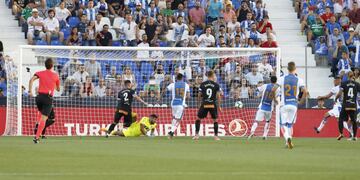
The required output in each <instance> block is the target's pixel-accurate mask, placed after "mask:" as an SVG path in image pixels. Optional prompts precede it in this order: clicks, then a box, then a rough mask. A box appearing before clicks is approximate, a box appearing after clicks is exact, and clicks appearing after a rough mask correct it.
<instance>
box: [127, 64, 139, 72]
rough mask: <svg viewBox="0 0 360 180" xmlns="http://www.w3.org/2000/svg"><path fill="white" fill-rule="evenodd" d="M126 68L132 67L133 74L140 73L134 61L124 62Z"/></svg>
mask: <svg viewBox="0 0 360 180" xmlns="http://www.w3.org/2000/svg"><path fill="white" fill-rule="evenodd" d="M124 66H128V67H130V69H131V71H132V72H133V73H135V72H136V71H138V67H137V65H136V63H135V62H134V61H125V62H124Z"/></svg>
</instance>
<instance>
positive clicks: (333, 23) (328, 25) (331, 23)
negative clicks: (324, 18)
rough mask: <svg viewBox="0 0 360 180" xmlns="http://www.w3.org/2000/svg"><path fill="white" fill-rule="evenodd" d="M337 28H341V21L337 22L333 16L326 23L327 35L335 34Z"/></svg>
mask: <svg viewBox="0 0 360 180" xmlns="http://www.w3.org/2000/svg"><path fill="white" fill-rule="evenodd" d="M335 28H337V29H338V30H341V26H340V24H339V23H337V22H336V18H335V16H331V17H330V20H329V21H328V22H327V23H326V35H328V36H329V35H331V34H333V33H334V29H335Z"/></svg>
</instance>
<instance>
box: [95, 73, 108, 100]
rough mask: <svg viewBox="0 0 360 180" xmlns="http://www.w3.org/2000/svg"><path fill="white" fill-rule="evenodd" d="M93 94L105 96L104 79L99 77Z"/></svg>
mask: <svg viewBox="0 0 360 180" xmlns="http://www.w3.org/2000/svg"><path fill="white" fill-rule="evenodd" d="M94 92H95V96H96V97H105V96H106V86H105V80H104V79H102V78H100V79H99V84H98V85H97V86H96V87H95V89H94Z"/></svg>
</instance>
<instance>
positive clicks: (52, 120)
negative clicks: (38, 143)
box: [41, 108, 55, 139]
mask: <svg viewBox="0 0 360 180" xmlns="http://www.w3.org/2000/svg"><path fill="white" fill-rule="evenodd" d="M54 123H55V112H54V108H52V109H51V112H50V115H49V118H48V119H47V120H46V123H45V127H44V130H43V131H42V132H41V138H42V139H45V138H46V137H45V133H46V129H47V128H48V127H49V126H51V125H52V124H54Z"/></svg>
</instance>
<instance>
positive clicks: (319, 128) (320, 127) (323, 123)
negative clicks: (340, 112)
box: [317, 117, 327, 131]
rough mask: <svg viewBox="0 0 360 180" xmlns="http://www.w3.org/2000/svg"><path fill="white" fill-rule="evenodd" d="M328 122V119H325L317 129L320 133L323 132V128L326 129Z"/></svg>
mask: <svg viewBox="0 0 360 180" xmlns="http://www.w3.org/2000/svg"><path fill="white" fill-rule="evenodd" d="M326 122H327V117H324V118H323V119H322V121H321V123H320V125H319V127H318V128H317V130H318V131H321V130H322V128H324V126H325V124H326Z"/></svg>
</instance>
